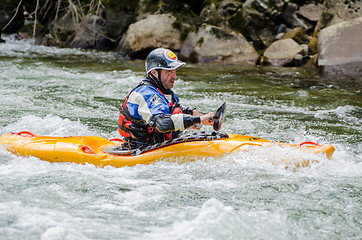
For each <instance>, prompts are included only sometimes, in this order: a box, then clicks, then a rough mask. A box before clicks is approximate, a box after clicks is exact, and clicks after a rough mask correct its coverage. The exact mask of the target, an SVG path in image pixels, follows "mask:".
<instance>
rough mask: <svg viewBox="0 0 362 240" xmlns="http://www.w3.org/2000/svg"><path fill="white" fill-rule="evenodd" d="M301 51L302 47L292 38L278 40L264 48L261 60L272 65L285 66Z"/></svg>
mask: <svg viewBox="0 0 362 240" xmlns="http://www.w3.org/2000/svg"><path fill="white" fill-rule="evenodd" d="M301 52H303V48H302V47H301V46H299V44H298V43H296V42H295V41H294V40H293V39H290V38H288V39H282V40H278V41H275V42H273V43H272V45H270V47H268V48H267V49H266V50H265V52H264V56H263V62H266V63H270V64H271V65H273V66H287V65H288V64H290V63H292V62H293V59H294V58H295V57H296V55H297V54H299V53H301Z"/></svg>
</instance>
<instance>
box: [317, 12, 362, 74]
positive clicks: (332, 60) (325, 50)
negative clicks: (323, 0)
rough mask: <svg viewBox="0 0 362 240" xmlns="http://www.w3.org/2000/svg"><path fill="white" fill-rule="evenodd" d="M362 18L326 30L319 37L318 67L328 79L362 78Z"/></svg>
mask: <svg viewBox="0 0 362 240" xmlns="http://www.w3.org/2000/svg"><path fill="white" fill-rule="evenodd" d="M361 29H362V17H359V18H356V19H352V20H349V21H346V22H341V23H338V24H334V25H332V26H329V27H327V28H324V29H323V30H321V31H320V32H319V35H318V51H319V59H318V65H319V66H320V67H321V69H322V73H323V75H324V76H326V77H330V76H337V77H339V76H340V77H348V78H356V79H357V78H359V79H361V76H362V41H361V39H362V31H361Z"/></svg>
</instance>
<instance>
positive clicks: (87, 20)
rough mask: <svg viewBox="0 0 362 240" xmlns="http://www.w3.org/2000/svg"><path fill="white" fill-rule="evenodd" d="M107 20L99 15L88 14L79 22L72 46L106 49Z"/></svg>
mask: <svg viewBox="0 0 362 240" xmlns="http://www.w3.org/2000/svg"><path fill="white" fill-rule="evenodd" d="M105 29H106V28H105V21H104V19H103V18H101V17H99V16H95V15H93V14H88V15H87V16H86V17H84V18H83V19H82V22H81V23H80V24H79V26H78V28H77V31H76V35H75V38H74V39H73V41H72V42H71V43H70V47H72V48H83V49H90V48H92V49H104V48H105V46H106V38H105V37H104V36H105Z"/></svg>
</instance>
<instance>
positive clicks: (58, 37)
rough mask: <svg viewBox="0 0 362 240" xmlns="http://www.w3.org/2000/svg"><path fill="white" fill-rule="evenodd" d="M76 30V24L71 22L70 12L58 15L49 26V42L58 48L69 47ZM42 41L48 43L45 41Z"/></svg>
mask: <svg viewBox="0 0 362 240" xmlns="http://www.w3.org/2000/svg"><path fill="white" fill-rule="evenodd" d="M76 29H77V24H76V22H75V21H73V17H72V14H71V13H70V12H67V13H65V14H64V15H60V16H59V17H58V18H57V19H55V20H54V21H52V22H51V23H50V24H49V32H50V34H51V35H52V37H51V38H52V39H51V41H49V42H51V43H52V44H54V45H57V46H60V47H69V44H70V42H71V41H72V40H73V36H74V33H75V31H76ZM45 38H49V35H48V36H45ZM44 41H45V42H48V41H47V40H44Z"/></svg>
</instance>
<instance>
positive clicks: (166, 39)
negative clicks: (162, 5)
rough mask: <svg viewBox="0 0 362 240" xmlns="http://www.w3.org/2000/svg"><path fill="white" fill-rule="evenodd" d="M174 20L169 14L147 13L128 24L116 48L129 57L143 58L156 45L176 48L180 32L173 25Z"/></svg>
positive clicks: (156, 46) (179, 44) (179, 45)
mask: <svg viewBox="0 0 362 240" xmlns="http://www.w3.org/2000/svg"><path fill="white" fill-rule="evenodd" d="M175 21H176V18H175V17H173V16H172V15H171V14H160V15H149V16H148V17H147V18H145V19H142V20H140V21H137V22H135V23H133V24H131V25H130V26H129V28H128V30H127V32H126V33H125V34H124V36H123V37H122V39H121V41H120V43H119V47H118V49H119V50H120V51H121V52H123V54H125V55H128V56H129V57H131V58H138V57H140V58H141V57H142V58H143V57H144V56H145V55H146V54H147V53H148V52H149V50H150V49H154V48H158V47H165V48H169V49H173V50H178V49H180V47H181V43H180V39H181V33H180V31H179V30H178V29H175V28H174V27H173V25H174V23H175Z"/></svg>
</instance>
